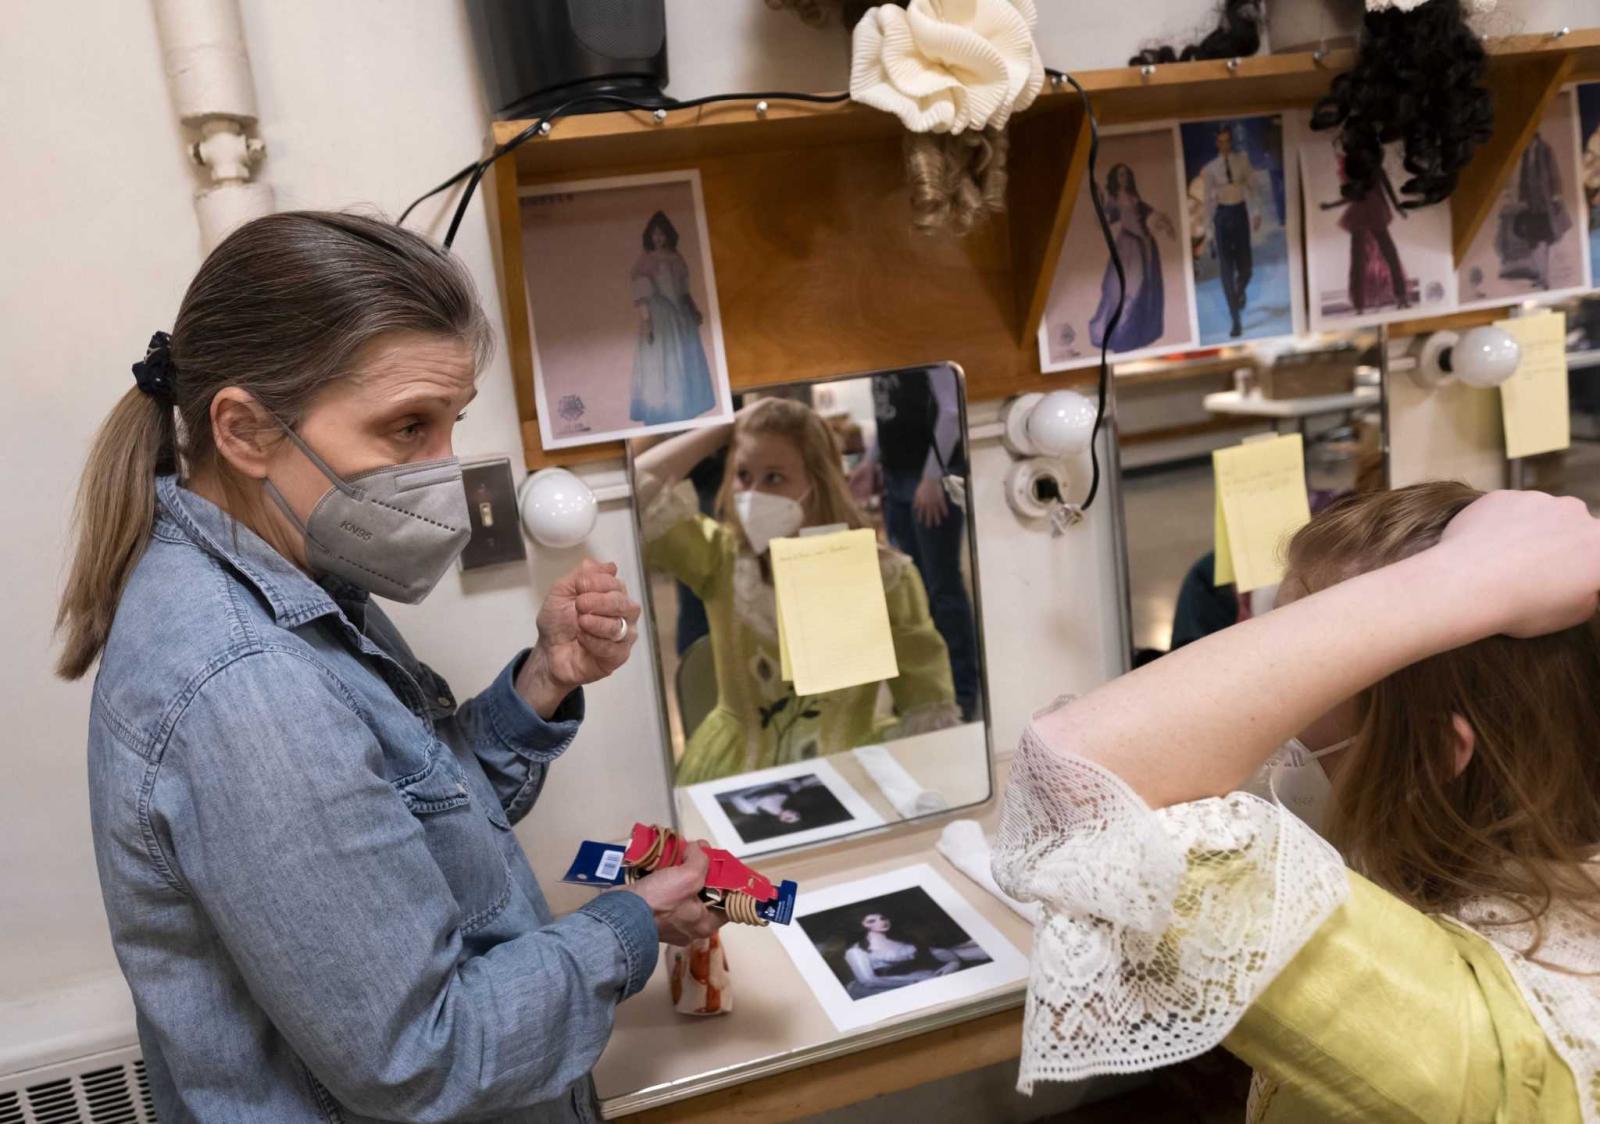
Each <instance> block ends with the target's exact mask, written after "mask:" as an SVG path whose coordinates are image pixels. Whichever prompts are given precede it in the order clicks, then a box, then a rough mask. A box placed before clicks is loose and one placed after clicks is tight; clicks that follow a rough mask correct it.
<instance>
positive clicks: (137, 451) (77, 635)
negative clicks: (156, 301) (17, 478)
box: [56, 387, 177, 679]
mask: <svg viewBox="0 0 1600 1124" xmlns="http://www.w3.org/2000/svg"><path fill="white" fill-rule="evenodd" d="M176 470H177V444H176V434H175V432H174V425H173V413H172V407H171V405H169V404H168V403H166V402H163V401H161V400H159V399H157V398H153V397H151V396H150V395H148V394H146V393H144V392H143V391H142V390H140V389H138V388H137V387H135V388H132V389H130V390H129V391H128V392H127V393H126V394H124V395H123V396H122V398H121V400H120V401H119V402H118V403H117V404H116V405H115V406H114V407H112V410H111V414H110V416H109V417H107V418H106V420H105V422H104V424H102V425H101V427H100V432H99V433H98V434H96V435H95V439H94V446H93V448H92V449H91V450H90V452H89V460H88V463H87V464H86V465H85V467H84V471H83V480H82V481H81V482H80V483H79V485H78V501H77V505H76V507H75V508H74V510H73V525H74V529H75V532H76V537H77V549H76V550H75V551H74V552H73V557H72V570H71V573H70V574H69V575H68V577H67V585H66V589H65V590H64V591H63V592H62V594H61V604H60V607H59V608H58V609H57V610H56V629H57V630H58V631H59V632H61V633H63V634H64V636H63V644H62V650H61V655H60V658H59V659H57V661H56V674H57V675H59V676H61V677H62V678H63V679H77V678H80V677H81V676H82V675H83V673H84V672H86V671H88V670H89V668H90V666H91V665H92V664H93V663H94V661H95V660H96V659H97V658H98V657H99V655H100V650H101V649H102V648H104V647H105V643H106V636H107V635H108V634H109V633H110V632H111V620H112V618H113V617H114V616H116V612H117V602H118V601H119V600H121V598H122V587H123V586H124V585H126V584H127V582H128V575H129V574H130V573H131V572H132V571H133V567H134V563H136V562H138V561H139V558H140V556H141V555H142V554H144V548H145V546H146V545H148V543H149V541H150V529H151V527H152V526H153V524H154V523H155V512H156V475H157V473H161V472H174V471H176Z"/></svg>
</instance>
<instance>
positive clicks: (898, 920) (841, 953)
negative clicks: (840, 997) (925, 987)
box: [799, 886, 991, 999]
mask: <svg viewBox="0 0 1600 1124" xmlns="http://www.w3.org/2000/svg"><path fill="white" fill-rule="evenodd" d="M799 924H800V927H801V928H802V929H804V930H805V933H806V936H807V937H809V938H810V940H811V943H812V944H813V945H815V946H816V948H817V951H818V952H820V953H821V954H822V959H823V960H825V961H827V964H828V967H830V968H832V969H833V974H834V975H835V976H837V977H838V978H839V982H840V983H842V984H843V985H844V990H845V993H846V994H847V995H849V996H850V998H851V999H870V998H871V997H872V996H874V995H882V994H883V993H884V992H886V991H895V990H897V989H899V988H902V987H911V986H913V985H915V984H920V983H926V982H927V981H928V980H936V979H942V978H943V977H945V976H950V975H954V974H955V973H956V972H959V971H961V970H963V969H965V968H976V967H978V966H979V965H980V964H988V963H990V962H991V961H990V958H989V954H988V953H987V952H985V951H983V946H982V945H980V944H978V942H977V941H975V940H973V939H972V935H971V934H970V933H968V932H967V931H966V930H965V929H963V928H962V927H961V926H960V925H957V924H956V923H955V922H954V921H952V920H951V919H950V915H949V914H947V913H945V912H944V911H943V910H942V909H940V908H939V907H938V906H937V905H936V904H934V901H933V899H932V898H930V897H929V896H928V891H926V890H924V889H923V888H922V887H921V886H911V887H908V888H906V889H904V890H895V891H894V892H892V893H888V894H883V895H882V896H880V897H876V898H869V899H867V900H866V901H859V902H851V903H850V904H849V905H841V906H835V907H834V908H833V909H828V910H823V911H821V912H818V913H813V914H812V915H811V916H809V917H805V918H802V919H801V920H800V923H799Z"/></svg>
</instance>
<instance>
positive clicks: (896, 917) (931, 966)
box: [773, 864, 1028, 1030]
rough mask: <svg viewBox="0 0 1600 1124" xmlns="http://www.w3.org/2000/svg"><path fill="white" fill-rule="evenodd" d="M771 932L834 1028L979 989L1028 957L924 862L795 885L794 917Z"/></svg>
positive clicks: (1022, 970) (1013, 976)
mask: <svg viewBox="0 0 1600 1124" xmlns="http://www.w3.org/2000/svg"><path fill="white" fill-rule="evenodd" d="M773 932H774V933H775V934H776V935H777V937H778V939H779V941H780V942H781V943H782V944H783V946H784V950H785V951H786V952H788V954H789V956H790V957H791V959H793V960H794V962H795V966H796V967H797V968H798V969H799V970H800V974H801V975H802V976H803V977H804V978H805V980H806V983H807V984H808V985H809V986H810V987H811V990H812V992H813V993H814V994H815V995H816V997H817V1001H818V1002H819V1003H821V1004H822V1007H823V1009H824V1010H825V1011H826V1012H827V1014H828V1017H829V1018H830V1019H831V1020H832V1021H833V1023H834V1025H835V1026H837V1027H838V1028H839V1029H840V1030H848V1029H852V1028H854V1027H860V1026H866V1025H868V1024H870V1023H874V1022H878V1021H880V1020H882V1019H886V1018H892V1017H894V1016H896V1015H904V1014H907V1013H910V1012H912V1011H916V1010H920V1009H922V1008H925V1007H933V1006H937V1005H939V1004H941V1003H947V1002H950V1001H951V1000H955V999H963V998H968V997H971V996H974V995H978V994H981V993H983V992H985V991H988V990H990V989H992V988H995V987H999V986H1003V985H1005V984H1007V983H1011V982H1013V981H1015V980H1018V979H1022V978H1024V977H1025V976H1026V975H1027V971H1028V961H1027V957H1025V956H1023V955H1022V953H1020V952H1019V951H1018V950H1017V948H1016V947H1015V946H1014V945H1013V944H1011V942H1010V941H1008V940H1006V938H1005V937H1004V935H1002V934H1001V933H1000V931H999V930H998V929H996V928H995V927H994V926H993V925H992V924H990V923H989V922H988V921H987V920H985V919H984V917H983V915H982V914H980V913H979V912H978V911H977V910H976V909H974V908H973V907H972V906H971V905H970V904H969V903H968V901H967V899H966V898H964V897H963V896H962V895H961V894H960V893H959V892H958V891H957V890H956V889H955V888H954V887H952V886H951V885H950V883H948V882H947V881H945V879H944V878H943V877H941V876H940V875H939V873H938V872H937V871H935V870H934V869H933V868H932V867H931V866H928V865H927V864H918V865H916V866H908V867H902V868H900V869H898V870H892V871H888V872H886V873H884V874H879V875H875V876H873V877H870V878H863V879H859V880H857V881H855V882H850V883H846V884H843V885H839V886H829V887H827V888H825V889H823V890H819V891H812V892H808V891H806V890H805V889H804V888H802V890H801V893H800V901H799V904H798V906H797V907H796V910H795V923H794V924H793V925H789V926H786V927H784V930H783V931H782V932H779V931H778V930H777V929H774V930H773Z"/></svg>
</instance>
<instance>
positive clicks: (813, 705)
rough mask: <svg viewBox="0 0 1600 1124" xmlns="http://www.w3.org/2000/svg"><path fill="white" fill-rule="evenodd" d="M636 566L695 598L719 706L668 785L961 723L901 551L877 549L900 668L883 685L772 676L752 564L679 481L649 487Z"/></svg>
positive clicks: (923, 596) (944, 663)
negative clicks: (811, 682)
mask: <svg viewBox="0 0 1600 1124" xmlns="http://www.w3.org/2000/svg"><path fill="white" fill-rule="evenodd" d="M642 521H643V525H644V526H643V531H644V535H643V537H644V540H645V564H646V566H647V567H648V568H649V569H650V570H652V571H660V572H665V573H667V574H670V575H671V576H672V577H674V578H676V579H677V580H678V581H681V582H682V583H683V584H684V585H686V586H688V587H689V588H690V589H691V590H693V591H694V594H695V596H696V597H699V598H700V600H701V601H703V602H704V603H705V607H706V620H707V622H708V624H709V625H710V631H711V650H712V654H713V659H714V662H715V665H716V682H717V704H716V706H715V707H714V708H713V709H712V710H711V712H710V713H709V714H707V715H706V718H705V720H704V721H703V722H701V723H700V725H699V727H698V728H697V729H695V730H694V731H692V732H691V733H690V734H689V737H688V745H687V746H686V747H685V749H684V754H683V757H682V759H681V760H680V761H679V762H678V773H677V782H678V783H679V784H695V783H697V782H700V781H707V780H713V779H715V778H717V777H725V776H730V775H732V774H735V773H744V772H748V771H750V770H752V769H764V768H767V767H769V766H772V765H784V764H788V763H790V762H794V761H802V760H806V759H808V758H811V757H817V756H821V755H824V754H830V753H841V752H843V751H845V750H848V749H854V748H855V747H857V746H862V745H871V744H873V743H875V742H881V741H883V740H885V736H886V735H891V734H912V733H921V732H925V731H929V730H937V729H943V728H944V727H947V726H953V725H956V724H957V723H959V722H960V720H961V714H960V710H959V709H958V708H957V706H956V701H955V686H954V683H953V682H952V680H951V676H950V653H949V650H948V649H947V648H946V647H945V643H944V640H943V638H942V637H940V635H939V631H938V629H936V628H935V627H934V624H933V617H932V615H931V614H930V613H929V610H928V595H927V593H926V592H925V591H924V590H923V586H922V579H921V577H920V576H918V574H917V570H916V567H915V566H914V565H912V563H911V559H909V558H908V557H906V556H905V555H903V554H901V553H899V552H898V551H895V550H892V549H890V548H888V547H880V548H879V553H878V558H879V563H880V567H881V569H882V571H883V588H884V598H885V600H886V602H887V604H888V609H889V627H890V631H891V633H892V635H893V639H894V653H895V660H896V663H897V664H898V666H899V669H900V674H899V676H898V677H897V678H895V679H891V680H889V681H888V684H887V687H888V692H889V696H890V700H891V701H892V704H893V712H892V713H890V712H889V711H888V708H887V707H880V697H879V696H880V687H881V686H882V685H880V684H878V683H867V684H863V685H861V686H858V687H847V688H844V689H843V690H838V691H829V692H827V693H825V694H820V695H807V696H803V697H800V696H796V695H795V693H794V688H793V686H792V684H790V683H787V682H784V681H783V679H782V678H781V676H780V674H779V656H778V625H777V606H776V602H775V599H774V596H773V591H772V583H771V582H770V581H768V580H767V578H766V577H765V576H764V575H763V573H762V569H761V561H760V559H758V558H757V557H756V556H755V555H753V554H751V552H750V550H749V548H748V547H746V546H745V545H743V541H742V539H741V538H740V536H738V535H737V534H735V533H734V532H733V531H732V529H731V528H729V527H727V526H725V525H723V524H722V523H721V522H719V521H717V520H715V519H711V518H708V517H707V516H705V515H703V514H701V513H700V511H699V508H698V506H697V505H696V504H695V502H694V500H693V499H692V498H691V496H690V495H688V494H686V490H685V489H684V488H681V487H680V488H664V489H661V490H660V491H658V492H657V494H656V496H655V498H654V499H653V500H651V501H650V502H649V503H648V504H647V506H646V509H645V512H644V515H643V517H642Z"/></svg>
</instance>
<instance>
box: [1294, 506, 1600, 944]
mask: <svg viewBox="0 0 1600 1124" xmlns="http://www.w3.org/2000/svg"><path fill="white" fill-rule="evenodd" d="M1481 494H1482V493H1480V492H1478V491H1477V490H1476V489H1473V488H1469V487H1467V486H1466V485H1465V484H1454V483H1432V484H1418V485H1414V486H1412V487H1408V488H1401V489H1398V490H1395V491H1391V492H1374V493H1369V494H1366V495H1358V496H1352V497H1349V498H1347V499H1344V500H1341V501H1340V502H1338V503H1335V504H1334V505H1332V506H1331V507H1329V508H1328V509H1327V510H1326V511H1324V512H1322V513H1321V514H1320V515H1318V516H1317V518H1315V519H1314V520H1312V521H1311V523H1310V524H1309V525H1308V526H1307V527H1305V529H1303V530H1302V531H1301V532H1300V533H1299V534H1298V535H1296V536H1295V538H1294V540H1293V541H1292V542H1291V543H1290V546H1289V552H1288V560H1289V573H1290V574H1291V579H1290V580H1292V581H1295V582H1298V583H1299V584H1301V585H1303V586H1304V587H1305V588H1306V589H1308V590H1315V589H1319V588H1323V587H1326V586H1328V585H1331V584H1333V583H1334V582H1337V581H1340V580H1342V579H1343V578H1346V577H1349V576H1351V575H1353V574H1356V573H1360V572H1363V571H1366V570H1372V569H1376V568H1377V567H1380V566H1384V565H1387V564H1388V563H1391V562H1395V561H1398V560H1400V559H1402V558H1405V557H1407V556H1409V555H1412V554H1416V553H1418V552H1419V551H1422V550H1425V549H1427V548H1428V547H1430V546H1432V545H1434V544H1435V543H1437V542H1438V541H1439V537H1440V535H1442V534H1443V533H1444V529H1445V527H1446V525H1447V524H1448V523H1449V522H1450V520H1451V519H1453V518H1454V517H1455V516H1456V514H1457V513H1459V512H1460V511H1461V510H1462V509H1463V508H1465V507H1466V506H1467V505H1468V504H1470V503H1472V501H1473V500H1475V499H1477V498H1478V497H1479V496H1480V495H1481ZM1530 580H1537V576H1536V575H1530ZM1358 701H1359V706H1360V711H1361V715H1362V721H1361V727H1360V731H1359V733H1358V734H1357V735H1356V739H1355V743H1354V744H1353V745H1352V746H1351V748H1350V749H1349V750H1348V751H1347V753H1348V759H1347V760H1346V761H1345V762H1344V764H1343V766H1342V767H1341V769H1340V771H1339V774H1338V779H1337V782H1336V784H1335V794H1336V797H1335V801H1334V808H1333V812H1332V816H1331V819H1330V823H1329V830H1330V834H1331V836H1332V838H1333V840H1334V842H1335V843H1336V844H1337V845H1338V846H1339V847H1340V849H1341V851H1343V852H1344V854H1345V856H1346V858H1347V859H1348V860H1349V861H1350V863H1351V865H1352V866H1353V867H1354V868H1355V869H1357V870H1359V871H1361V872H1362V873H1363V874H1365V875H1366V876H1367V877H1369V878H1371V879H1372V880H1373V881H1374V882H1376V883H1378V884H1379V885H1381V886H1383V887H1384V888H1385V889H1387V890H1389V891H1391V892H1392V893H1395V894H1397V895H1399V896H1400V897H1401V898H1403V899H1404V900H1406V901H1407V902H1409V903H1411V904H1412V905H1414V906H1416V907H1417V908H1419V909H1423V910H1426V911H1429V912H1448V911H1450V910H1451V909H1453V908H1454V907H1456V906H1458V905H1460V904H1461V903H1463V902H1465V901H1467V900H1468V899H1471V898H1478V897H1483V896H1497V897H1502V898H1505V899H1507V900H1508V901H1509V902H1510V903H1512V904H1513V907H1514V909H1520V910H1522V911H1525V912H1523V913H1521V914H1519V915H1517V916H1507V917H1505V918H1504V920H1505V921H1506V922H1508V923H1516V922H1522V921H1527V920H1530V919H1534V920H1536V919H1538V918H1540V917H1542V916H1543V915H1544V913H1545V911H1546V910H1547V909H1548V908H1549V906H1550V903H1551V902H1552V900H1561V901H1565V902H1573V903H1587V904H1588V905H1590V906H1594V905H1596V904H1597V903H1600V885H1597V884H1596V880H1595V877H1594V875H1593V873H1592V871H1593V868H1592V867H1587V866H1586V865H1585V864H1586V861H1587V860H1589V859H1590V858H1591V857H1593V856H1594V855H1595V853H1596V851H1597V849H1600V618H1594V619H1591V620H1589V621H1588V622H1586V623H1584V624H1582V625H1579V626H1577V627H1576V628H1569V629H1567V630H1566V631H1564V632H1558V633H1555V634H1553V635H1550V636H1541V637H1538V638H1536V639H1532V640H1517V639H1513V638H1511V637H1506V636H1491V637H1489V638H1488V639H1485V640H1479V641H1477V642H1475V643H1472V644H1468V645H1466V646H1464V647H1461V648H1457V649H1454V650H1453V651H1448V652H1444V653H1441V654H1439V655H1436V656H1432V657H1430V658H1428V659H1425V660H1422V661H1420V662H1418V663H1415V664H1412V665H1411V666H1410V667H1407V668H1403V669H1402V670H1400V671H1397V672H1395V673H1394V674H1393V675H1390V676H1389V677H1388V678H1386V679H1384V680H1383V681H1381V682H1379V683H1378V684H1376V685H1375V686H1373V687H1372V688H1370V689H1369V690H1368V691H1366V692H1365V693H1364V694H1363V695H1362V696H1361V698H1360V699H1359V700H1358ZM1457 715H1459V716H1460V717H1461V718H1463V719H1465V721H1466V722H1467V724H1468V725H1469V726H1471V728H1472V733H1473V752H1472V756H1471V758H1470V759H1469V760H1468V761H1467V764H1466V766H1465V767H1464V768H1462V769H1461V770H1460V771H1459V773H1458V772H1457V767H1456V766H1457V759H1456V748H1457V739H1456V735H1455V733H1454V730H1453V719H1454V716H1457Z"/></svg>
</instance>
